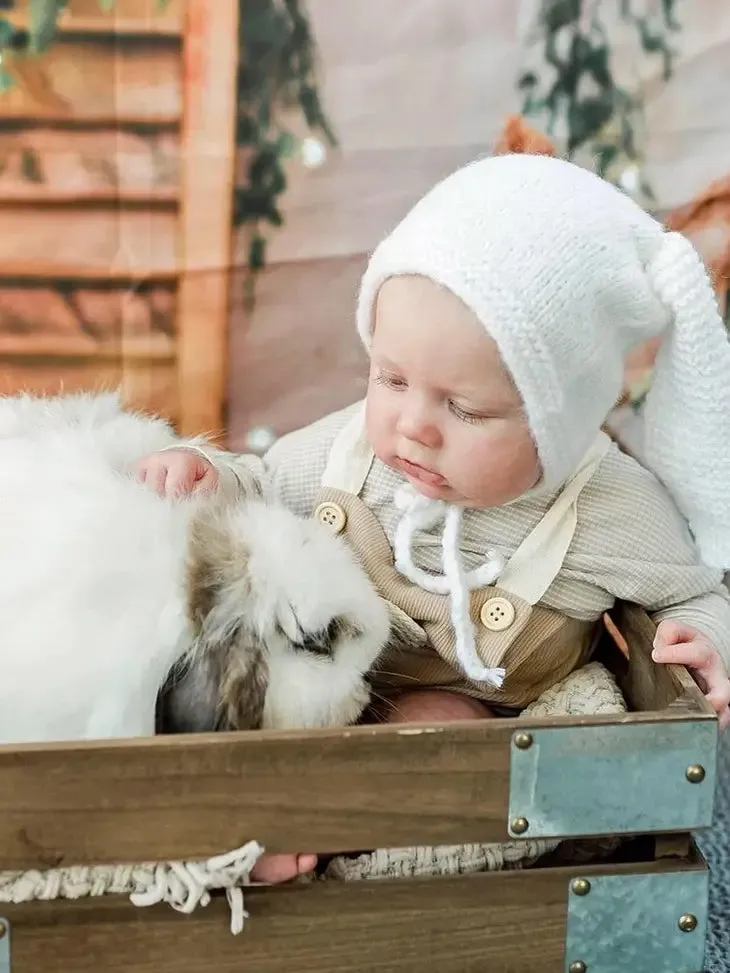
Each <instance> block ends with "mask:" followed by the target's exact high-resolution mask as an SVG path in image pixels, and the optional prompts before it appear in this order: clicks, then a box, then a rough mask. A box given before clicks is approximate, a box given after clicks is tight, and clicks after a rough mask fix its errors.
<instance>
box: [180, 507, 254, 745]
mask: <svg viewBox="0 0 730 973" xmlns="http://www.w3.org/2000/svg"><path fill="white" fill-rule="evenodd" d="M232 512H233V508H232V506H231V505H229V504H228V503H226V502H225V500H219V501H216V500H212V502H209V503H206V504H204V505H202V506H201V508H200V509H199V510H198V511H196V514H195V516H194V517H193V519H192V521H191V525H190V532H189V542H188V563H187V602H188V613H189V617H190V622H191V624H192V628H193V633H194V644H193V647H192V649H191V651H190V653H189V654H188V656H187V657H186V659H185V660H183V662H182V664H181V671H180V672H178V673H177V674H175V673H172V674H171V678H170V680H169V686H170V689H169V694H170V695H169V698H168V700H167V703H166V706H165V709H166V712H167V713H171V714H172V716H173V722H174V723H175V724H176V725H178V726H179V725H180V724H181V723H185V724H188V725H189V726H188V728H191V729H197V730H200V729H208V730H212V729H216V730H252V729H257V728H259V727H260V726H261V722H262V719H263V711H264V702H265V699H266V688H267V684H268V666H267V662H266V657H265V653H264V650H263V646H262V643H261V641H260V639H259V638H258V637H257V635H256V634H255V632H254V631H253V628H252V626H251V624H250V619H249V618H248V615H247V608H249V607H250V594H251V585H250V580H249V550H248V548H247V546H246V544H245V542H244V541H243V540H242V539H241V537H240V534H239V533H237V532H236V530H235V529H234V525H233V524H232V522H231V515H232ZM190 724H192V726H190Z"/></svg>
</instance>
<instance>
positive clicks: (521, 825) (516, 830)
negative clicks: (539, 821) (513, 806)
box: [512, 818, 530, 834]
mask: <svg viewBox="0 0 730 973" xmlns="http://www.w3.org/2000/svg"><path fill="white" fill-rule="evenodd" d="M529 827H530V822H529V821H528V820H527V818H515V819H514V821H513V822H512V833H513V834H524V833H525V831H527V829H528V828H529Z"/></svg>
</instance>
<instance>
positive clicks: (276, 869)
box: [251, 855, 317, 885]
mask: <svg viewBox="0 0 730 973" xmlns="http://www.w3.org/2000/svg"><path fill="white" fill-rule="evenodd" d="M316 864H317V857H316V855H262V856H261V858H260V859H259V860H258V861H257V862H256V865H255V866H254V868H253V871H252V872H251V878H252V879H253V881H254V882H265V883H267V884H269V885H277V884H279V883H280V882H289V881H291V879H293V878H296V877H297V876H298V875H306V873H307V872H311V871H312V870H313V869H314V867H315V866H316Z"/></svg>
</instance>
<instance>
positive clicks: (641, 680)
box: [611, 604, 715, 719]
mask: <svg viewBox="0 0 730 973" xmlns="http://www.w3.org/2000/svg"><path fill="white" fill-rule="evenodd" d="M611 614H612V615H613V617H614V619H615V621H616V624H617V626H618V628H619V630H620V632H621V634H622V635H623V637H624V639H625V640H626V643H627V645H628V651H629V659H628V666H627V668H626V673H625V676H624V677H623V679H622V686H621V688H622V690H623V691H624V693H625V694H626V695H627V696H628V698H629V700H630V701H631V703H632V705H633V706H634V707H636V708H637V709H639V710H645V711H658V710H667V711H671V712H685V713H688V714H691V715H693V716H694V717H697V718H707V719H714V718H715V714H714V711H713V709H712V707H711V706H710V704H709V703H708V701H707V700H706V699H705V697H704V695H703V694H702V692H701V691H700V689H699V687H698V686H697V684H696V683H695V681H694V679H692V676H691V675H690V674H689V672H688V671H687V669H686V668H685V667H684V666H675V665H657V664H656V663H655V662H652V659H651V651H652V648H653V641H654V634H655V632H656V625H655V624H654V623H653V622H652V621H651V619H650V618H649V616H648V615H647V614H646V612H645V611H643V610H642V609H641V608H639V607H638V606H635V605H628V604H622V605H620V606H619V607H618V610H617V611H615V612H612V613H611Z"/></svg>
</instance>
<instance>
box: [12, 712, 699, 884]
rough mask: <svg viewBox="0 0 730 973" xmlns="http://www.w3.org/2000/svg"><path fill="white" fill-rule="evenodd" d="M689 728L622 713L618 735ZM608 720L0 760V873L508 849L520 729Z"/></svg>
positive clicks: (169, 741) (232, 741) (221, 738)
mask: <svg viewBox="0 0 730 973" xmlns="http://www.w3.org/2000/svg"><path fill="white" fill-rule="evenodd" d="M669 719H671V720H672V721H676V720H686V719H690V717H689V715H688V714H684V713H679V714H671V715H670V714H665V715H661V716H660V715H659V714H631V715H629V716H625V717H622V719H621V722H622V723H623V724H627V723H639V722H656V721H658V720H669ZM615 722H616V717H615V716H613V717H611V716H598V717H594V718H590V719H588V718H576V717H563V718H552V719H550V720H534V721H533V720H529V721H528V720H519V721H512V720H493V721H484V722H483V723H480V724H479V725H475V724H474V723H468V724H448V725H433V726H430V725H425V726H420V725H419V726H418V727H415V726H413V727H403V728H399V727H391V726H377V727H357V728H353V729H351V730H346V731H343V730H340V731H319V732H317V731H310V732H308V733H299V734H294V733H278V734H272V733H250V734H231V735H228V734H217V735H212V736H198V737H193V736H191V737H187V738H182V739H180V738H164V737H157V738H154V739H151V740H144V741H116V742H114V743H105V744H102V743H96V742H93V743H85V744H74V745H64V744H56V745H48V746H31V745H26V746H22V747H12V748H9V747H4V748H0V862H2V864H3V867H4V868H34V867H41V868H52V867H56V866H59V865H61V864H64V865H72V864H77V863H85V864H93V863H98V862H110V863H111V862H139V861H149V860H165V861H167V860H179V859H190V858H200V857H208V856H209V855H213V854H220V853H221V852H222V851H223V850H227V849H230V848H236V847H238V846H239V845H241V844H243V843H244V842H245V841H247V840H251V839H256V840H257V841H260V842H261V843H262V844H263V845H264V846H265V847H266V848H267V849H268V850H269V851H272V852H278V851H290V852H291V851H297V852H307V851H310V852H315V853H322V854H324V853H328V852H341V851H353V850H357V849H364V848H398V847H403V846H409V845H437V844H438V845H449V844H459V843H461V842H474V841H485V842H490V841H495V842H496V841H506V840H507V838H508V834H507V816H508V794H509V765H510V739H511V735H512V733H514V732H515V730H516V729H521V730H525V729H529V728H534V729H538V728H540V727H544V726H550V727H554V726H579V727H580V726H587V725H608V724H615Z"/></svg>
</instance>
